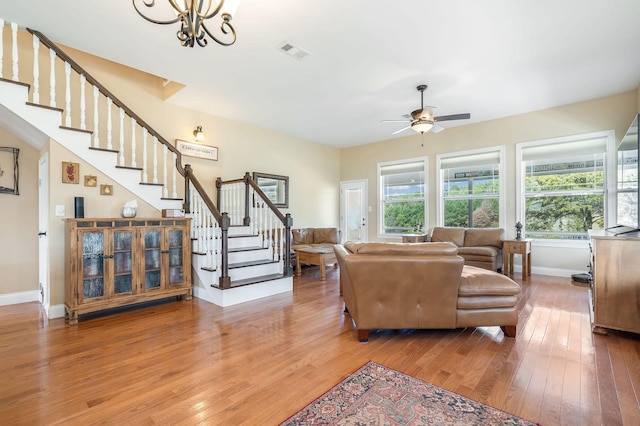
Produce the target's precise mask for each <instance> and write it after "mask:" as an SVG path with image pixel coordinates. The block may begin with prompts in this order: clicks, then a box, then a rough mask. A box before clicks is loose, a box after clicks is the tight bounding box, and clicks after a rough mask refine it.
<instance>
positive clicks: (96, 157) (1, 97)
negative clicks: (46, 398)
mask: <svg viewBox="0 0 640 426" xmlns="http://www.w3.org/2000/svg"><path fill="white" fill-rule="evenodd" d="M28 90H29V89H28V86H25V85H21V84H15V83H11V82H4V81H0V103H1V104H2V105H3V106H4V107H5V108H7V109H8V110H9V111H11V112H12V113H13V114H15V115H17V116H18V117H20V118H21V119H22V120H25V121H26V122H28V123H29V124H31V125H32V126H33V127H35V128H36V129H38V130H39V131H40V132H42V133H44V134H45V135H47V136H48V137H49V138H51V139H53V140H54V141H55V142H56V143H58V144H60V145H61V146H63V147H65V148H66V149H68V150H69V151H71V152H73V153H74V154H75V155H77V156H78V157H80V158H81V159H82V160H83V161H85V162H87V163H89V164H91V165H92V166H93V167H95V168H96V169H98V170H100V171H101V172H102V173H104V174H105V175H107V176H109V178H111V179H112V180H114V181H115V182H117V183H118V185H121V186H122V187H124V188H126V189H127V190H129V191H130V192H132V193H133V194H135V195H136V196H137V197H139V198H140V199H142V200H144V201H145V202H146V203H148V204H149V205H151V206H153V207H154V208H156V209H158V210H162V209H180V208H182V200H175V199H162V191H163V187H162V186H160V185H141V184H140V181H141V179H140V174H141V172H140V171H139V170H132V169H124V168H122V169H121V168H116V166H117V153H112V152H108V151H103V150H95V149H89V147H90V146H91V133H90V132H87V131H82V130H69V129H67V128H62V127H61V125H60V123H61V122H62V113H61V112H60V110H58V109H50V108H46V107H41V106H35V105H32V104H28V103H27V101H28Z"/></svg>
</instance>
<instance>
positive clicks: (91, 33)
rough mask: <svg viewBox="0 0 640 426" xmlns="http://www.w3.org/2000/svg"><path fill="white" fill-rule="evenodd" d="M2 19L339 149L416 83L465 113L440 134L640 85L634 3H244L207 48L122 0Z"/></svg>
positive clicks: (191, 99)
mask: <svg viewBox="0 0 640 426" xmlns="http://www.w3.org/2000/svg"><path fill="white" fill-rule="evenodd" d="M156 1H157V2H158V3H162V2H164V1H165V0H156ZM0 17H1V18H4V19H5V20H7V21H14V22H17V23H18V24H19V25H20V26H22V27H30V28H33V29H37V30H39V31H41V32H42V33H44V34H45V35H46V36H48V37H49V38H50V39H52V40H53V41H54V42H59V43H62V44H65V45H68V46H71V47H73V48H76V49H79V50H83V51H86V52H89V53H92V54H95V55H98V56H101V57H104V58H107V59H110V60H112V61H115V62H119V63H122V64H125V65H128V66H130V67H133V68H137V69H140V70H143V71H146V72H149V73H152V74H155V75H158V76H160V77H163V78H166V79H168V80H171V81H177V82H179V83H182V84H185V85H186V88H184V89H183V90H181V91H180V92H179V93H177V94H176V95H174V96H173V97H172V98H171V99H170V100H169V101H170V102H173V103H176V104H179V105H182V106H185V107H188V108H194V109H199V110H202V111H205V112H208V113H210V114H213V115H216V116H221V117H226V118H229V119H233V120H237V121H241V122H245V123H250V124H253V125H256V126H260V127H264V128H268V129H272V130H275V131H278V132H282V133H286V134H290V135H293V136H296V137H299V138H302V139H306V140H309V141H312V142H317V143H321V144H326V145H331V146H336V147H346V146H353V145H359V144H364V143H370V142H375V141H380V140H385V139H390V138H392V136H391V133H392V132H393V131H394V130H397V129H399V128H401V127H403V126H402V123H381V122H380V121H381V120H385V119H402V115H403V114H407V113H409V112H411V111H412V110H414V109H417V108H418V107H419V106H420V96H419V93H418V92H417V91H416V86H417V85H418V84H422V83H425V84H428V85H429V88H428V90H427V92H426V93H425V104H427V105H433V106H436V107H437V109H436V110H435V114H436V115H448V114H457V113H465V112H469V113H471V120H462V121H453V122H443V123H442V124H441V126H442V127H444V128H445V129H446V128H448V127H451V126H458V125H464V124H470V123H476V122H480V121H485V120H491V119H495V118H499V117H504V116H509V115H514V114H519V113H524V112H528V111H535V110H541V109H545V108H549V107H553V106H558V105H564V104H570V103H574V102H579V101H583V100H588V99H594V98H599V97H602V96H607V95H612V94H617V93H622V92H625V91H628V90H633V89H636V88H637V87H638V85H639V84H640V20H639V18H640V1H639V0H612V1H602V0H561V1H559V0H538V1H513V0H484V1H478V0H456V1H451V0H449V1H446V0H401V1H399V0H396V1H394V2H391V1H382V0H342V1H338V0H304V1H303V0H298V1H292V0H269V1H265V0H242V1H241V3H240V6H239V8H238V11H237V13H236V17H235V18H234V19H233V21H232V22H233V24H234V26H235V28H236V31H237V34H238V40H237V42H236V44H234V45H233V46H231V47H222V46H220V45H218V44H216V43H214V42H211V43H209V45H208V46H207V47H204V48H202V47H198V46H196V47H194V48H187V47H182V46H181V45H180V43H179V41H178V40H177V39H176V37H175V33H176V31H177V30H178V26H179V25H178V24H174V25H172V26H160V25H155V24H151V23H149V22H147V21H145V20H143V19H142V18H141V17H140V16H138V15H137V13H136V12H135V10H134V9H133V6H132V3H131V2H130V1H128V0H119V1H114V0H82V1H80V0H56V1H52V0H20V1H9V0H0ZM209 26H210V28H211V29H214V28H216V27H217V25H209ZM284 41H287V42H289V43H290V44H293V45H295V46H298V47H300V48H302V49H305V50H307V51H308V52H309V53H310V56H309V57H308V58H306V59H304V60H296V59H293V58H291V57H289V56H287V55H285V54H283V53H281V52H280V51H279V50H277V49H276V47H277V46H278V45H280V44H281V43H282V42H284ZM105 84H106V85H107V87H108V82H105ZM196 124H198V123H194V125H196ZM205 130H206V129H205ZM407 135H411V130H407V131H405V132H402V133H400V134H398V135H396V136H393V137H402V136H407Z"/></svg>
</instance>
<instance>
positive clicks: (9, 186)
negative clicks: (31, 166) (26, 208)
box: [0, 147, 20, 195]
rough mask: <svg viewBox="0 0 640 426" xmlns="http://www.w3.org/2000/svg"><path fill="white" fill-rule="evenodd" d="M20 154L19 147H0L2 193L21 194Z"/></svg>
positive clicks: (0, 186) (0, 189)
mask: <svg viewBox="0 0 640 426" xmlns="http://www.w3.org/2000/svg"><path fill="white" fill-rule="evenodd" d="M18 154H20V149H18V148H10V147H0V194H13V195H20V192H19V191H18Z"/></svg>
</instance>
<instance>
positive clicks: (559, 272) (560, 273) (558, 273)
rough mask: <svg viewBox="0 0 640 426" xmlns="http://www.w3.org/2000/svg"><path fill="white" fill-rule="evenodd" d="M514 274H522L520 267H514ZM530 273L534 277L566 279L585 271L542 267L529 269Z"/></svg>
mask: <svg viewBox="0 0 640 426" xmlns="http://www.w3.org/2000/svg"><path fill="white" fill-rule="evenodd" d="M513 269H514V271H515V272H518V273H522V265H516V266H515V267H514V268H513ZM531 273H532V274H536V275H550V276H552V277H567V278H571V275H573V274H584V273H585V271H584V270H582V271H577V270H574V269H560V268H544V267H537V266H533V267H531Z"/></svg>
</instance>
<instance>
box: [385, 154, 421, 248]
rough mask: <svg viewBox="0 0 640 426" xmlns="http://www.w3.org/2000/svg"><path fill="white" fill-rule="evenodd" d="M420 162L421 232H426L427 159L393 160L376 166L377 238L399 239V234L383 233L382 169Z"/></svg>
mask: <svg viewBox="0 0 640 426" xmlns="http://www.w3.org/2000/svg"><path fill="white" fill-rule="evenodd" d="M418 162H422V164H423V166H424V169H423V172H424V200H423V201H424V223H423V225H422V226H423V231H424V232H426V229H427V224H428V223H429V217H428V213H427V212H428V211H429V206H428V201H429V190H428V188H429V167H428V165H429V157H427V156H424V157H413V158H406V159H403V160H394V161H384V162H380V163H378V164H377V171H376V175H377V185H378V188H377V189H378V226H377V234H378V238H398V237H401V234H390V233H385V232H384V193H383V191H384V187H383V184H382V174H381V172H382V169H383V168H384V167H386V166H395V165H400V164H408V163H418Z"/></svg>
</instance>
